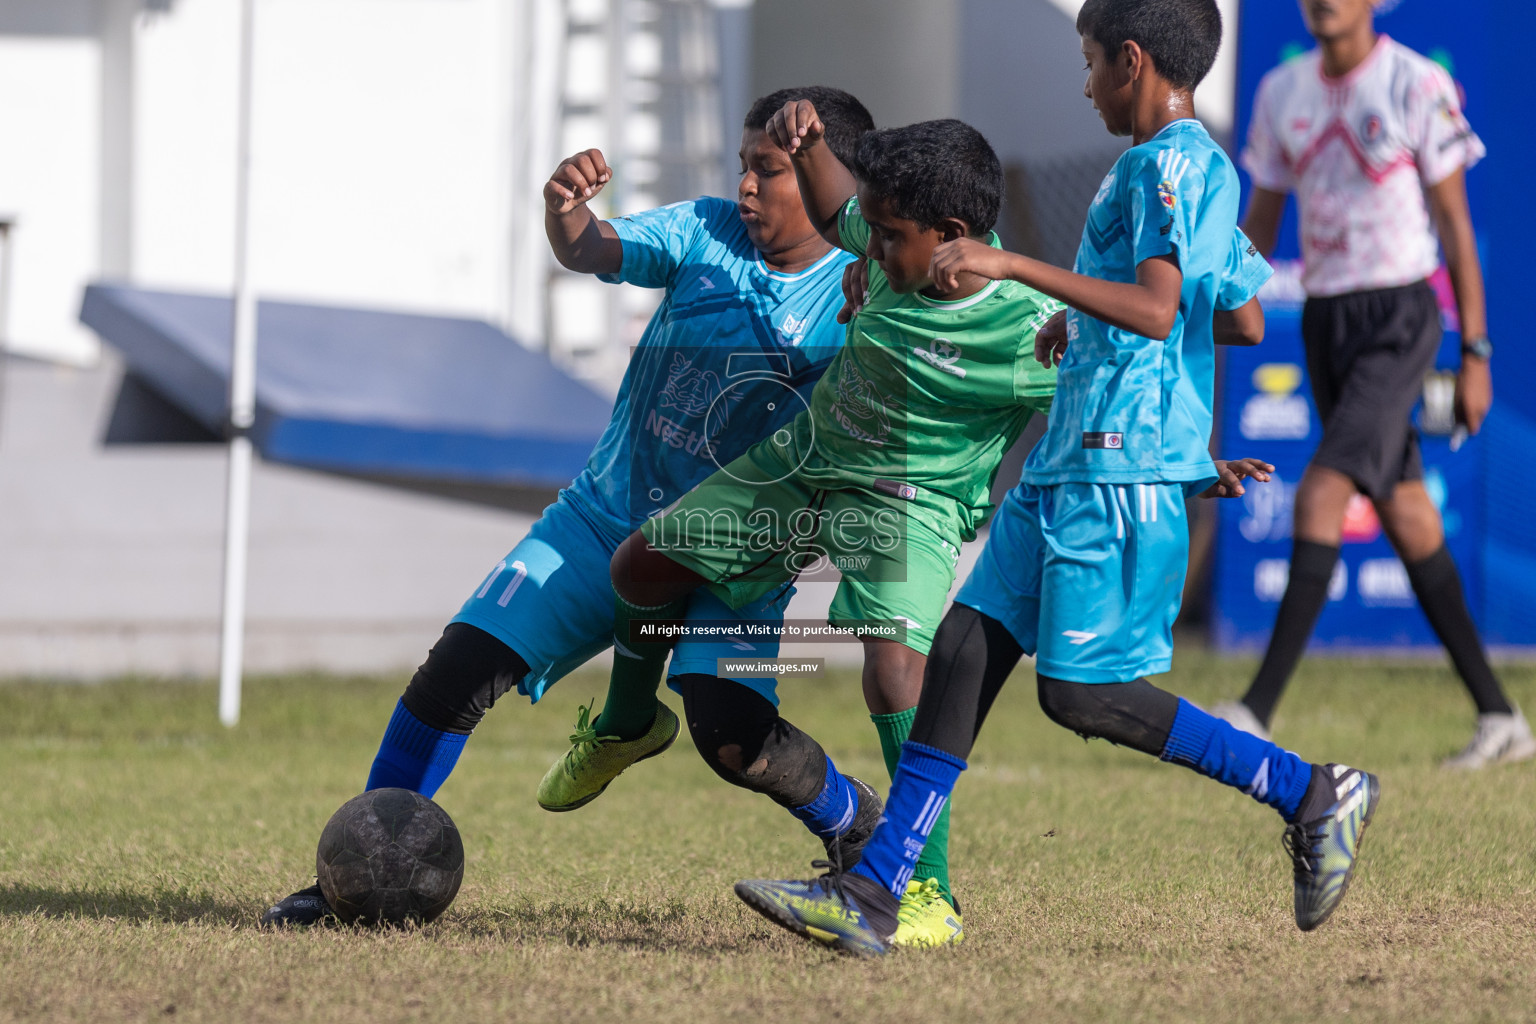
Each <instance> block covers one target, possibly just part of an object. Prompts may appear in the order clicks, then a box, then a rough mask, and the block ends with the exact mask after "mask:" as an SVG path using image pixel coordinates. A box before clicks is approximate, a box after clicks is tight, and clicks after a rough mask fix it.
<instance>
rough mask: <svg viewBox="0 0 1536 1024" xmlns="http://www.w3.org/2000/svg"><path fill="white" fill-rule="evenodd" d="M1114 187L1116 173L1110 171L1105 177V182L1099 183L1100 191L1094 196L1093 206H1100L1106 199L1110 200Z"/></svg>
mask: <svg viewBox="0 0 1536 1024" xmlns="http://www.w3.org/2000/svg"><path fill="white" fill-rule="evenodd" d="M1114 187H1115V172H1114V171H1110V172H1109V174H1107V175H1105V177H1104V180H1103V181H1102V182H1100V183H1099V190H1098V191H1097V192H1096V193H1094V196H1093V205H1094V206H1098V205H1099V204H1100V203H1102V202H1103V201H1104V200H1105V199H1107V198H1109V191H1110V189H1112V188H1114Z"/></svg>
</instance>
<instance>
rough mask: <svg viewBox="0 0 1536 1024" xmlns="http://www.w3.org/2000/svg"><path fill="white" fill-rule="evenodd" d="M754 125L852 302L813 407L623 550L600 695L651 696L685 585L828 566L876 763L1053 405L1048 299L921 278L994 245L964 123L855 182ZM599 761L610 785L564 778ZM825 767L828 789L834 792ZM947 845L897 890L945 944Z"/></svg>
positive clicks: (873, 144)
mask: <svg viewBox="0 0 1536 1024" xmlns="http://www.w3.org/2000/svg"><path fill="white" fill-rule="evenodd" d="M768 131H769V134H770V136H772V137H773V138H774V139H775V140H776V141H777V142H778V143H779V145H780V146H782V147H783V148H784V149H785V151H786V152H788V153H789V154H790V155H791V159H792V163H793V165H794V168H795V174H796V177H797V178H798V180H799V184H800V190H801V197H802V200H803V201H804V203H805V206H806V210H807V212H808V213H809V214H810V217H811V222H812V224H813V225H815V226H816V227H817V228H818V230H820V231H821V233H822V235H823V236H824V237H825V238H826V239H827V240H828V241H829V242H831V243H833V244H834V245H837V246H839V247H841V248H843V249H846V250H848V251H850V252H852V253H855V254H856V255H859V256H867V257H868V258H869V260H870V262H871V264H872V266H870V268H869V282H868V290H867V294H866V297H865V301H864V304H863V306H862V308H861V309H860V310H859V311H858V312H857V313H856V315H854V316H853V317H852V319H851V322H850V324H849V331H848V337H847V340H846V341H845V343H844V346H843V348H842V349H840V350H839V352H838V354H837V355H836V356H835V357H834V359H833V361H832V364H831V365H830V366H829V367H828V369H827V371H826V373H825V374H824V375H823V377H822V379H821V380H820V381H819V382H818V383H817V385H816V387H815V389H814V391H813V392H812V395H811V402H810V407H809V409H807V410H805V411H803V412H802V413H801V414H800V415H799V416H798V417H797V418H796V419H795V420H794V422H793V423H791V424H790V425H789V426H788V427H786V428H784V429H781V430H779V431H778V432H777V433H775V434H774V435H773V436H772V437H769V438H766V439H764V440H763V441H761V442H759V443H758V444H756V445H754V446H753V447H752V448H750V449H748V451H747V452H746V453H745V454H744V455H742V456H741V457H740V458H738V459H736V460H734V461H732V462H730V463H728V464H726V465H725V466H724V467H722V469H721V470H720V471H718V472H716V473H715V474H714V475H713V476H710V477H709V478H707V479H706V480H705V481H704V482H703V483H701V484H700V485H699V486H698V487H696V488H695V489H694V490H693V491H691V492H689V493H688V494H687V495H685V496H684V497H683V498H681V499H680V500H679V501H677V502H676V503H674V504H673V505H672V506H671V507H670V508H668V509H667V510H666V511H664V512H662V513H661V514H659V515H658V516H656V517H655V518H653V519H651V520H649V521H648V522H646V523H645V524H644V525H643V526H642V527H641V529H640V530H638V531H636V532H635V533H633V534H631V535H630V537H629V538H628V539H627V540H626V541H625V542H624V543H623V544H622V545H620V547H619V549H618V551H617V553H616V554H615V556H614V559H613V564H612V576H613V583H614V590H615V593H616V596H617V601H616V605H617V613H618V618H617V619H616V621H615V629H616V634H617V637H618V639H619V641H620V642H621V643H625V644H627V648H626V649H620V650H619V652H618V653H619V656H618V657H616V658H615V663H614V671H613V677H612V680H611V682H610V685H609V691H608V696H607V704H608V705H610V706H618V705H631V706H638V705H644V706H647V707H649V706H652V705H654V703H655V701H656V688H657V684H658V683H659V681H660V679H661V672H662V667H663V665H664V663H665V660H666V657H667V651H668V649H669V647H670V645H671V641H670V640H668V639H665V638H663V639H659V640H658V639H657V638H656V635H655V628H654V624H655V622H656V621H657V620H675V619H679V618H681V609H682V601H683V600H684V599H685V598H686V597H687V596H688V594H689V593H691V592H692V591H693V590H695V589H696V588H698V587H701V586H702V587H708V588H709V589H710V590H711V591H713V592H714V593H716V594H717V595H718V596H720V597H721V598H723V599H724V600H726V601H727V603H729V604H730V605H731V606H732V607H741V606H743V605H745V604H748V603H750V602H752V601H754V600H759V599H761V598H763V597H764V596H766V595H769V594H772V593H774V592H775V591H779V590H781V589H782V588H784V587H787V586H789V585H790V584H791V583H792V582H793V581H794V580H795V579H796V578H797V576H798V575H800V574H801V573H802V572H806V571H811V570H814V569H816V568H819V567H821V566H823V565H824V564H826V563H828V562H830V563H831V564H833V565H835V566H837V567H838V568H839V569H840V570H841V572H842V576H843V579H842V582H841V584H840V585H839V586H838V590H837V594H836V596H835V597H834V599H833V601H832V604H831V608H830V611H829V613H828V619H829V621H830V622H831V623H832V624H833V625H836V626H846V627H849V628H851V629H853V630H854V631H855V632H856V633H857V634H858V635H859V638H860V640H861V641H862V642H863V643H864V650H865V666H864V679H863V683H864V692H865V696H866V700H867V702H868V704H869V707H870V710H871V711H872V712H875V715H874V717H875V719H876V723H877V725H882V726H883V727H882V728H881V738H882V747H884V748H885V753H886V759H887V762H888V767H893V766H894V761H895V758H896V757H897V756H899V752H900V744H901V742H902V741H904V739H905V736H906V733H907V732H908V731H909V730H910V728H911V717H912V712H913V709H914V708H915V707H916V704H917V698H918V695H919V693H920V691H921V687H922V676H923V666H924V663H925V661H926V657H927V654H928V648H929V645H930V644H931V643H932V640H933V634H934V630H935V628H936V627H937V626H938V623H939V620H940V618H941V617H942V614H943V610H944V603H945V600H946V597H947V595H948V593H949V590H950V586H951V584H952V583H953V582H954V573H955V564H956V561H957V560H958V558H959V549H960V545H961V544H962V543H963V542H964V541H967V540H970V539H972V538H973V537H974V536H975V532H976V527H977V526H978V525H980V523H981V522H982V521H983V520H984V519H985V517H986V515H987V513H988V512H989V511H990V508H991V506H990V504H989V500H988V495H989V491H990V489H991V484H992V478H993V477H994V475H995V474H996V472H997V467H998V464H999V462H1000V460H1001V459H1002V456H1003V453H1004V452H1006V451H1007V450H1008V448H1009V447H1010V446H1011V445H1012V444H1013V442H1014V440H1016V439H1017V437H1018V436H1019V433H1020V431H1022V430H1023V428H1024V425H1025V423H1027V422H1028V420H1029V418H1030V416H1031V415H1032V414H1033V413H1035V412H1045V411H1047V410H1048V409H1049V406H1050V401H1051V395H1052V393H1053V392H1054V390H1055V372H1054V370H1053V369H1050V368H1047V367H1043V366H1041V365H1040V364H1039V363H1037V362H1036V361H1035V360H1034V359H1033V352H1034V344H1035V334H1036V332H1037V331H1038V330H1039V329H1040V327H1041V325H1042V324H1044V323H1045V321H1046V320H1047V319H1048V318H1049V317H1050V316H1051V315H1052V314H1053V313H1055V312H1056V311H1057V310H1059V309H1061V308H1062V307H1061V305H1060V303H1057V302H1055V301H1053V300H1051V299H1049V298H1047V297H1046V296H1044V295H1042V294H1040V293H1039V292H1037V291H1035V290H1034V289H1032V288H1029V287H1027V286H1025V285H1021V284H1017V283H1015V282H1008V281H987V280H983V279H981V278H979V277H970V276H968V277H966V278H965V279H964V280H962V281H960V282H958V285H957V286H956V287H954V288H949V289H945V288H941V287H938V286H936V285H935V284H934V283H933V282H932V281H931V280H930V279H929V277H928V266H929V262H930V260H931V258H932V254H933V250H934V249H935V248H936V247H937V246H939V245H940V244H942V243H944V242H946V241H953V240H955V239H958V238H974V239H978V240H982V241H985V242H987V243H988V244H991V245H994V246H996V245H999V242H998V239H997V236H996V234H995V233H993V232H992V230H991V228H992V225H993V223H994V222H995V221H996V219H997V215H998V211H999V208H1000V206H1001V200H1002V169H1001V166H1000V164H999V163H998V160H997V157H996V154H994V153H993V151H992V148H991V146H990V145H988V144H987V141H986V140H985V139H984V138H983V137H982V136H981V135H980V133H978V132H977V131H975V130H974V129H973V128H971V127H969V126H968V125H965V124H963V123H961V122H959V121H953V120H946V121H929V122H924V123H921V124H916V125H910V126H908V127H905V128H896V129H887V130H882V131H875V132H870V133H868V134H866V135H865V136H864V137H863V139H862V140H861V141H860V144H859V147H858V151H857V156H856V158H855V160H854V166H853V168H852V169H851V170H850V169H849V168H847V167H845V166H844V165H843V163H842V162H841V161H839V160H838V158H837V157H836V156H835V155H834V154H833V153H832V152H831V150H830V149H829V148H828V147H827V146H826V145H825V144H823V141H822V137H823V126H822V124H821V121H820V119H819V118H818V117H817V115H816V111H815V108H814V106H813V105H812V104H810V103H809V102H804V101H795V102H792V103H790V104H787V105H786V106H785V107H784V109H783V110H781V111H780V112H779V113H778V114H777V115H775V116H774V118H773V119H772V120H771V121H770V122H769V127H768ZM630 654H632V655H634V656H633V657H629V656H628V655H630ZM632 717H637V718H638V717H644V716H643V715H635V716H632ZM621 739H622V738H621ZM621 745H622V744H621V743H615V744H613V746H614V747H615V748H617V747H619V746H621ZM643 753H644V752H643V751H642V752H640V754H641V756H643ZM638 759H639V757H638V756H637V757H635V758H633V759H631V761H629V762H624V763H618V759H617V758H613V757H604V758H601V759H598V758H592V757H589V756H583V755H582V754H581V752H579V751H576V750H575V749H574V748H573V751H572V753H571V754H568V755H567V756H566V757H564V758H562V759H561V761H560V762H557V763H556V765H555V766H554V767H553V768H551V770H550V775H551V776H553V777H556V778H557V779H560V780H561V781H562V784H582V785H590V786H593V787H598V788H600V787H601V786H602V785H606V784H607V782H608V781H611V779H612V778H613V777H614V776H616V775H617V774H618V773H619V772H620V771H622V770H623V769H624V768H625V767H627V764H628V763H632V760H638ZM599 761H600V762H601V765H602V768H601V770H602V772H603V774H604V775H605V776H606V777H603V778H597V777H595V776H594V777H593V778H591V779H583V778H578V776H580V775H582V774H583V773H584V772H587V773H590V769H589V766H593V765H596V764H598V762H599ZM833 774H835V772H831V771H829V774H828V780H827V787H828V791H829V792H833V791H835V790H836V787H837V786H838V785H839V782H840V780H839V779H835V778H833V777H832V776H833ZM946 832H947V811H946V817H944V818H942V819H941V820H940V821H938V822H937V823H936V825H935V828H934V831H933V832H932V833H931V835H930V839H929V843H928V847H927V850H928V851H935V848H937V852H936V853H935V854H934V855H933V856H931V857H930V856H928V854H927V853H925V858H926V860H925V862H924V863H921V864H919V865H918V870H917V872H916V874H915V875H914V877H913V880H912V884H911V886H910V887H909V890H908V897H909V900H908V905H907V907H906V910H907V911H908V913H907V914H906V915H905V918H906V922H907V924H908V925H909V931H913V932H915V935H914V942H915V943H916V944H937V943H939V942H945V941H955V940H956V939H958V938H959V936H960V935H961V928H960V915H959V912H958V910H957V909H956V908H955V906H954V899H953V895H952V892H951V890H950V887H949V883H948V877H947V874H948V873H947V863H946V858H945V853H944V848H945V843H944V838H945V833H946ZM935 839H937V842H936V841H935Z"/></svg>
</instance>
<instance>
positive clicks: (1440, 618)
mask: <svg viewBox="0 0 1536 1024" xmlns="http://www.w3.org/2000/svg"><path fill="white" fill-rule="evenodd" d="M1408 582H1409V583H1411V584H1413V592H1414V594H1416V595H1417V596H1418V598H1419V605H1420V607H1422V608H1423V609H1424V615H1425V616H1426V617H1427V618H1428V619H1429V624H1430V626H1432V627H1433V628H1434V630H1435V635H1436V636H1438V637H1439V638H1440V642H1441V643H1442V644H1444V645H1445V649H1446V651H1447V652H1448V653H1449V654H1450V656H1451V663H1452V664H1454V665H1455V666H1456V671H1457V673H1458V674H1459V675H1460V676H1461V681H1462V682H1463V683H1465V684H1466V686H1467V692H1468V693H1470V694H1471V695H1472V700H1473V701H1474V702H1475V703H1476V704H1477V712H1478V714H1480V715H1488V714H1505V715H1507V714H1510V713H1511V712H1513V711H1514V708H1513V707H1511V706H1510V703H1509V700H1508V698H1506V697H1505V696H1504V691H1503V688H1501V687H1500V686H1499V680H1498V679H1497V678H1496V677H1495V676H1494V674H1493V668H1492V666H1490V665H1489V664H1488V657H1487V655H1485V654H1484V653H1483V644H1482V640H1481V639H1480V638H1479V637H1478V633H1477V624H1476V623H1474V622H1473V621H1472V613H1471V612H1470V611H1468V610H1467V601H1466V598H1465V597H1464V596H1463V595H1462V590H1461V574H1460V573H1458V572H1457V571H1456V563H1455V562H1454V561H1453V560H1452V559H1451V552H1450V550H1449V549H1448V548H1447V547H1446V546H1445V545H1444V544H1442V545H1440V550H1439V551H1436V552H1435V553H1434V554H1432V555H1430V556H1429V557H1428V558H1426V559H1424V561H1422V562H1414V563H1413V564H1412V565H1410V566H1408Z"/></svg>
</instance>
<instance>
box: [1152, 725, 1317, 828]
mask: <svg viewBox="0 0 1536 1024" xmlns="http://www.w3.org/2000/svg"><path fill="white" fill-rule="evenodd" d="M1162 758H1163V760H1164V761H1172V762H1173V763H1174V764H1182V765H1184V766H1185V767H1186V768H1193V769H1194V770H1195V771H1197V772H1199V773H1200V774H1201V775H1204V776H1205V777H1206V778H1209V779H1215V780H1216V781H1217V782H1220V783H1224V784H1226V785H1228V786H1231V787H1232V788H1234V789H1240V790H1242V791H1243V792H1244V793H1247V794H1248V795H1249V796H1251V797H1253V798H1254V799H1255V800H1257V801H1258V802H1259V803H1261V804H1268V805H1269V806H1271V807H1273V808H1274V809H1275V810H1277V811H1279V812H1280V814H1281V815H1282V816H1283V817H1284V818H1285V820H1286V821H1293V820H1295V817H1296V812H1297V811H1298V810H1299V809H1300V808H1301V801H1302V798H1303V797H1305V796H1306V795H1307V786H1308V784H1309V783H1311V781H1312V766H1311V765H1310V764H1308V763H1307V762H1306V761H1303V760H1302V759H1301V758H1299V757H1297V756H1296V755H1295V754H1293V753H1291V752H1290V751H1289V750H1286V749H1284V748H1283V747H1277V746H1275V745H1274V744H1273V743H1271V742H1269V741H1268V740H1261V739H1259V738H1258V737H1257V736H1254V735H1251V734H1249V733H1246V732H1243V731H1242V730H1241V729H1237V728H1234V727H1233V726H1232V725H1230V724H1228V723H1227V722H1224V721H1222V720H1221V719H1219V718H1216V717H1215V716H1213V715H1208V714H1206V713H1205V712H1204V711H1201V710H1200V709H1199V708H1197V707H1195V706H1194V705H1193V704H1191V703H1190V702H1189V701H1187V700H1184V699H1183V698H1182V697H1181V698H1180V699H1179V710H1178V713H1177V714H1176V715H1174V718H1173V728H1172V729H1170V730H1169V732H1168V742H1167V744H1166V745H1164V747H1163V753H1162Z"/></svg>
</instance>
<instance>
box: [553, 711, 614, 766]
mask: <svg viewBox="0 0 1536 1024" xmlns="http://www.w3.org/2000/svg"><path fill="white" fill-rule="evenodd" d="M596 703H597V702H596V701H593V702H592V704H596ZM592 704H588V705H587V706H586V707H583V708H579V709H577V712H576V731H575V732H573V733H571V736H570V740H571V750H570V753H568V754H566V755H565V756H566V759H567V760H568V761H569V763H570V765H571V766H572V767H574V768H579V767H581V766H582V765H583V764H584V763H586V760H587V758H589V757H591V756H592V755H593V754H595V753H597V751H598V750H599V749H600V748H601V747H602V745H603V744H604V743H612V742H616V741H617V740H618V739H619V737H617V736H599V735H598V734H597V725H596V723H594V722H592V721H591V718H592Z"/></svg>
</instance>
